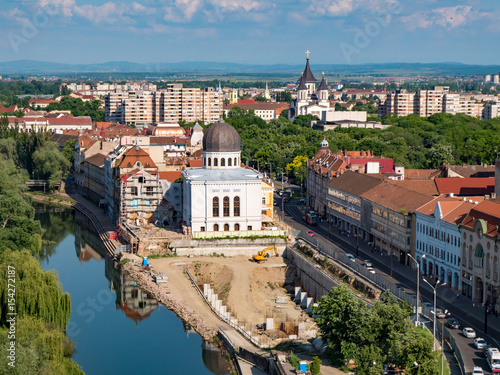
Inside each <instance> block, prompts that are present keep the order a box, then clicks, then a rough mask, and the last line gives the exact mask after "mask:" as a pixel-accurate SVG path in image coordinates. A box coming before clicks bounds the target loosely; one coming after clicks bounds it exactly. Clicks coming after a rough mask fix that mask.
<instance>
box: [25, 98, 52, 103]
mask: <svg viewBox="0 0 500 375" xmlns="http://www.w3.org/2000/svg"><path fill="white" fill-rule="evenodd" d="M33 103H35V104H50V103H57V101H56V100H53V99H44V98H40V99H36V98H34V99H30V100H29V104H30V105H31V104H33Z"/></svg>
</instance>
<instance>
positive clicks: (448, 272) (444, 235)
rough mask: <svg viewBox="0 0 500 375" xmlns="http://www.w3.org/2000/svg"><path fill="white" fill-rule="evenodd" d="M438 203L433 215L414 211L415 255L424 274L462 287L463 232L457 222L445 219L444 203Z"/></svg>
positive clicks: (457, 287) (458, 287)
mask: <svg viewBox="0 0 500 375" xmlns="http://www.w3.org/2000/svg"><path fill="white" fill-rule="evenodd" d="M457 203H458V202H457ZM435 204H436V206H435V207H436V208H435V210H434V214H433V215H426V214H423V213H421V212H418V211H417V212H415V218H416V230H415V240H416V242H415V256H416V259H417V260H419V261H420V270H421V272H422V274H424V275H431V276H437V277H438V278H439V280H441V281H442V282H445V283H446V284H447V285H449V286H451V287H453V288H456V289H460V287H461V282H460V245H461V240H460V231H459V228H458V225H457V224H454V223H450V222H448V221H445V220H443V219H442V218H443V214H442V210H441V202H439V201H438V202H436V203H435ZM424 255H425V258H424V259H422V257H423V256H424Z"/></svg>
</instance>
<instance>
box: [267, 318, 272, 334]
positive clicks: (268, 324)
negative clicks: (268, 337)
mask: <svg viewBox="0 0 500 375" xmlns="http://www.w3.org/2000/svg"><path fill="white" fill-rule="evenodd" d="M270 329H274V319H273V318H266V331H269V330H270Z"/></svg>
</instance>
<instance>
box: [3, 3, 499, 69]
mask: <svg viewBox="0 0 500 375" xmlns="http://www.w3.org/2000/svg"><path fill="white" fill-rule="evenodd" d="M499 20H500V1H498V0H454V1H452V0H135V1H114V0H109V1H108V0H104V1H98V0H2V6H1V7H0V31H1V34H2V36H3V37H2V38H0V61H11V60H19V59H31V60H41V61H51V62H63V63H95V62H106V61H113V60H126V61H132V62H139V63H155V62H181V61H221V62H237V63H251V64H281V63H284V64H302V63H303V61H304V58H305V55H304V52H305V51H306V50H309V51H311V56H310V58H311V63H313V62H314V63H331V64H345V63H347V64H360V63H370V62H374V63H380V62H451V61H453V62H462V63H467V64H498V63H499V62H500V49H499V48H498V40H499V36H500V22H499Z"/></svg>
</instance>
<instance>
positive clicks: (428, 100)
mask: <svg viewBox="0 0 500 375" xmlns="http://www.w3.org/2000/svg"><path fill="white" fill-rule="evenodd" d="M440 112H444V113H451V114H457V113H463V114H466V115H469V116H472V117H480V116H481V114H482V105H481V104H480V103H476V102H475V101H474V100H472V99H471V98H470V97H468V96H466V95H461V94H456V93H450V89H449V87H447V86H436V87H434V90H419V91H417V92H415V93H408V92H407V91H406V90H397V91H395V92H390V93H388V94H387V98H386V100H385V102H384V103H382V104H381V105H380V106H379V112H378V115H379V117H380V118H383V117H384V116H385V115H387V114H395V115H396V116H407V115H410V114H415V115H419V116H421V117H428V116H432V115H433V114H435V113H440Z"/></svg>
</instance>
